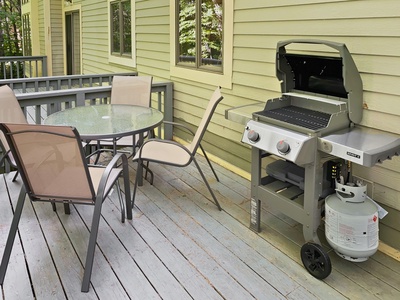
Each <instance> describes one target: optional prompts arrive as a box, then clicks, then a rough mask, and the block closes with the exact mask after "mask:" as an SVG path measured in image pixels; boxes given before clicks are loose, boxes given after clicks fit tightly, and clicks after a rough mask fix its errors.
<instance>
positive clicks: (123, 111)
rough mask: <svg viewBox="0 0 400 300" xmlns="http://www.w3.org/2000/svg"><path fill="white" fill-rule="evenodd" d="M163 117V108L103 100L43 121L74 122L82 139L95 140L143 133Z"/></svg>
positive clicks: (71, 124)
mask: <svg viewBox="0 0 400 300" xmlns="http://www.w3.org/2000/svg"><path fill="white" fill-rule="evenodd" d="M162 120H163V114H162V112H160V111H159V110H157V109H154V108H150V107H143V106H136V105H121V104H101V105H90V106H77V107H74V108H69V109H65V110H62V111H59V112H56V113H54V114H51V115H50V116H48V117H47V118H46V119H45V120H44V124H46V125H64V126H73V127H75V128H76V129H77V130H78V132H79V134H80V136H81V137H82V138H83V139H89V140H91V139H93V140H95V139H104V138H116V137H121V136H126V135H132V134H138V133H142V132H145V131H148V130H150V129H152V128H155V127H157V126H158V125H160V124H161V122H162Z"/></svg>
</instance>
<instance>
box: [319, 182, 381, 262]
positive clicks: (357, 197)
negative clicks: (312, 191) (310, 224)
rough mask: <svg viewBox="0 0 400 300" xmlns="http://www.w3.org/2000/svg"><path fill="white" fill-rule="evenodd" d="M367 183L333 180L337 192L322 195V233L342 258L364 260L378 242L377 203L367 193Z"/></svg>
mask: <svg viewBox="0 0 400 300" xmlns="http://www.w3.org/2000/svg"><path fill="white" fill-rule="evenodd" d="M366 193H367V186H366V185H361V186H350V185H344V184H340V183H339V182H336V193H335V194H332V195H329V196H328V197H326V199H325V236H326V238H327V240H328V242H329V245H331V247H332V248H333V249H334V250H335V252H336V253H337V254H338V255H339V256H340V257H342V258H344V259H346V260H349V261H353V262H362V261H366V260H367V259H368V257H369V256H371V255H373V254H374V253H375V252H376V251H377V249H378V244H379V236H378V233H379V218H378V207H377V205H376V204H375V203H374V202H373V201H372V200H371V199H369V198H368V197H367V196H366Z"/></svg>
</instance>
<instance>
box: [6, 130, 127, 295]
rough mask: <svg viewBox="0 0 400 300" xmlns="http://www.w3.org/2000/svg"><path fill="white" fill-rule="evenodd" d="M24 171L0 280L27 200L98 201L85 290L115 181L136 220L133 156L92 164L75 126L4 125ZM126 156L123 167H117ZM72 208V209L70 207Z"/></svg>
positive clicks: (93, 203)
mask: <svg viewBox="0 0 400 300" xmlns="http://www.w3.org/2000/svg"><path fill="white" fill-rule="evenodd" d="M0 129H1V131H2V132H3V133H4V135H5V137H6V139H7V142H8V145H9V146H10V149H11V152H12V153H13V155H14V157H15V161H16V164H17V166H18V169H19V170H20V174H21V178H22V181H23V185H22V188H21V191H20V194H19V198H18V202H17V205H16V208H15V212H14V217H13V220H12V223H11V228H10V231H9V234H8V238H7V243H6V246H5V250H4V254H3V258H2V261H1V265H0V284H3V282H4V277H5V274H6V270H7V265H8V262H9V259H10V254H11V249H12V246H13V243H14V239H15V235H16V233H17V230H18V224H19V220H20V217H21V213H22V208H23V206H24V203H25V198H26V195H28V196H29V198H30V200H31V201H44V202H51V203H53V204H55V203H64V204H65V203H67V204H68V205H69V204H85V205H93V206H94V212H93V217H92V225H91V229H90V238H89V243H88V250H87V254H86V263H85V271H84V275H83V281H82V288H81V291H82V292H87V291H88V290H89V285H90V278H91V273H92V266H93V258H94V253H95V248H96V239H97V232H98V228H99V222H100V214H101V208H102V204H103V201H104V200H105V199H106V197H107V196H108V195H109V193H110V191H111V190H112V188H113V186H114V185H117V194H118V196H119V201H120V205H121V215H122V216H121V219H122V222H124V221H125V208H124V205H125V206H126V214H127V216H126V217H127V218H128V219H132V208H131V199H130V186H129V170H128V160H127V158H126V155H125V154H122V153H118V154H117V155H115V156H114V157H113V159H112V160H111V161H110V163H109V164H108V165H107V166H106V167H101V166H88V165H87V163H86V158H85V155H84V150H83V147H82V143H81V138H80V136H79V133H78V131H77V130H76V129H75V128H72V127H68V126H48V125H32V124H5V123H2V124H0ZM119 160H121V161H122V163H121V165H122V167H121V168H116V167H115V166H116V165H117V163H119ZM120 176H123V178H124V188H125V204H124V203H123V201H122V196H121V191H120V187H119V184H118V178H119V177H120ZM67 213H69V211H67Z"/></svg>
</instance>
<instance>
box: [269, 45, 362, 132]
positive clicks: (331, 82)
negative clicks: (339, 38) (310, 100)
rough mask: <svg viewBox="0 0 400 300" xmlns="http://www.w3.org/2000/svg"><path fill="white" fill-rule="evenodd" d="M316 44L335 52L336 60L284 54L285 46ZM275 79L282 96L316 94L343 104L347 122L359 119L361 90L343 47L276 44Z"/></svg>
mask: <svg viewBox="0 0 400 300" xmlns="http://www.w3.org/2000/svg"><path fill="white" fill-rule="evenodd" d="M293 43H302V44H320V45H326V46H328V47H331V48H333V49H335V50H336V51H337V52H338V54H339V56H324V55H318V56H317V55H309V54H303V53H300V54H299V53H288V51H287V49H286V48H285V47H286V46H287V45H289V44H293ZM276 52H277V54H276V76H277V78H278V79H279V80H280V82H281V90H282V93H288V92H296V93H302V92H303V93H306V94H310V93H311V94H318V95H321V96H323V97H329V98H332V99H335V98H336V99H338V100H339V101H345V102H347V106H348V112H349V119H350V120H351V121H352V122H353V123H356V124H357V123H360V122H361V119H362V110H363V108H362V105H363V87H362V81H361V77H360V74H359V72H358V70H357V67H356V65H355V63H354V61H353V59H352V57H351V55H350V53H349V51H348V49H347V47H346V45H345V44H341V43H335V42H331V41H323V40H300V39H294V40H286V41H281V42H278V44H277V50H276Z"/></svg>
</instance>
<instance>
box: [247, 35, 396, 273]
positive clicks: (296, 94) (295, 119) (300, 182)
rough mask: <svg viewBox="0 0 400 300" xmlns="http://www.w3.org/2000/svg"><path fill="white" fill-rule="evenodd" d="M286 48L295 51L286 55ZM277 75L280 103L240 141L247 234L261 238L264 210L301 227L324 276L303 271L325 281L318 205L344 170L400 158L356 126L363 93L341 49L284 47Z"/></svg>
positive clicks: (385, 141) (385, 140) (261, 114)
mask: <svg viewBox="0 0 400 300" xmlns="http://www.w3.org/2000/svg"><path fill="white" fill-rule="evenodd" d="M292 44H294V45H292ZM305 44H307V45H305ZM289 45H290V49H292V48H293V46H294V50H293V49H292V50H290V51H289V50H288V48H289V47H288V46H289ZM316 45H318V47H320V46H321V45H323V46H327V47H328V48H329V50H330V51H324V52H320V51H318V53H323V54H318V55H310V54H309V53H316V51H310V50H309V48H310V47H311V48H313V47H314V46H316ZM296 46H297V47H296ZM305 46H306V47H305ZM305 48H307V51H306V50H305ZM332 50H333V51H332ZM333 52H334V53H333ZM327 53H328V55H326V54H327ZM332 53H333V54H332ZM276 75H277V78H278V79H279V81H280V85H281V91H282V95H281V96H280V97H278V98H274V99H270V100H268V101H267V102H266V104H265V107H264V109H263V110H261V111H257V112H254V113H253V114H252V119H251V120H249V121H248V122H247V124H246V127H245V131H244V134H243V138H242V142H244V143H247V144H249V145H251V146H252V162H251V221H250V228H251V229H253V230H254V231H257V232H258V231H260V224H261V205H262V204H263V205H268V206H272V207H274V208H275V209H278V210H279V211H281V212H283V213H284V214H285V215H287V216H289V217H290V218H292V219H293V220H295V221H297V222H299V223H300V224H302V225H303V235H304V239H305V241H306V242H312V243H311V245H313V248H312V251H317V252H318V253H317V255H316V256H317V257H322V258H324V259H325V260H326V261H325V262H324V263H322V265H324V266H323V267H322V269H321V268H316V270H312V269H311V270H310V268H307V269H308V271H309V272H310V273H311V274H312V275H313V276H315V277H317V278H320V279H322V278H325V277H326V276H328V275H329V273H330V270H331V267H330V261H329V257H328V256H327V254H326V253H324V251H323V249H322V247H320V246H319V245H320V241H319V238H318V236H317V228H318V226H319V225H320V221H321V205H322V203H323V201H321V200H323V199H324V198H325V197H326V196H327V195H329V194H331V193H333V192H334V188H335V186H334V183H335V180H336V179H337V178H338V174H339V173H340V170H341V172H342V174H348V172H347V171H348V169H347V168H348V167H349V166H350V163H348V162H355V163H358V164H361V165H364V166H368V167H370V166H373V165H374V164H376V163H377V162H381V161H383V160H385V159H388V158H390V157H392V156H394V155H399V152H400V138H399V137H397V136H395V135H390V134H383V133H382V132H378V131H374V130H372V129H366V128H362V127H358V126H357V124H358V123H360V122H361V119H362V111H363V98H362V96H363V87H362V81H361V77H360V74H359V72H358V70H357V67H356V65H355V63H354V61H353V59H352V57H351V55H350V53H349V51H348V49H347V47H346V46H345V45H344V44H340V43H335V42H329V41H320V40H287V41H281V42H279V43H278V45H277V51H276ZM378 136H379V143H376V141H377V140H376V139H375V138H376V137H378ZM374 141H375V142H374ZM270 155H274V157H275V158H277V159H276V160H273V162H272V163H269V164H267V166H266V167H265V163H263V159H264V158H265V157H268V156H270ZM349 176H350V175H349ZM347 179H348V178H346V180H347ZM308 244H310V243H307V245H308ZM303 248H304V247H302V251H310V249H307V248H306V249H305V250H304V249H303ZM303 254H304V253H303V252H302V256H303ZM312 256H314V255H312ZM318 259H319V258H318ZM303 263H304V261H303Z"/></svg>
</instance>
